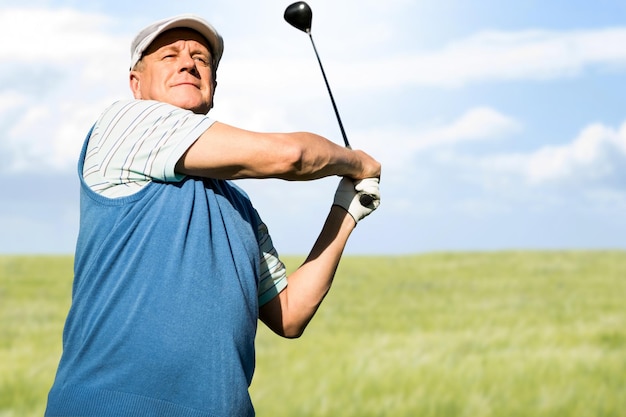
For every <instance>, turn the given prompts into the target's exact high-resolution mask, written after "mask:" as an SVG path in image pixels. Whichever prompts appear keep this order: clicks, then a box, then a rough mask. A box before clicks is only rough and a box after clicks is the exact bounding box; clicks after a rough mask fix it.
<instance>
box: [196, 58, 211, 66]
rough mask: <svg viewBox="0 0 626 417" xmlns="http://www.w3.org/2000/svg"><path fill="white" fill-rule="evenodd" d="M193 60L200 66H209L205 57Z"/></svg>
mask: <svg viewBox="0 0 626 417" xmlns="http://www.w3.org/2000/svg"><path fill="white" fill-rule="evenodd" d="M194 59H195V60H196V61H197V62H199V63H200V64H202V65H204V66H207V65H209V60H208V59H206V58H205V57H203V56H196V57H194Z"/></svg>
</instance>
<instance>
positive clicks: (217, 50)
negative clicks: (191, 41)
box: [130, 14, 224, 70]
mask: <svg viewBox="0 0 626 417" xmlns="http://www.w3.org/2000/svg"><path fill="white" fill-rule="evenodd" d="M174 28H188V29H193V30H195V31H196V32H198V33H200V34H201V35H202V36H204V37H205V38H206V39H207V41H208V42H209V45H210V46H211V54H212V55H213V59H214V61H215V69H214V70H217V66H218V64H219V62H220V59H221V58H222V53H223V52H224V40H223V39H222V37H221V36H220V34H219V33H217V30H215V28H214V27H213V26H211V24H210V23H209V22H207V21H206V20H204V19H202V18H201V17H199V16H195V15H192V14H183V15H179V16H174V17H170V18H168V19H163V20H159V21H158V22H154V23H152V24H151V25H150V26H147V27H146V28H144V29H143V30H142V31H141V32H139V34H137V36H135V39H133V42H132V43H131V45H130V68H131V69H133V68H134V67H135V65H136V64H137V62H139V60H140V59H141V57H142V56H143V53H144V52H145V51H146V49H148V47H149V46H150V44H151V43H152V42H153V41H154V40H155V39H156V37H157V36H159V35H160V34H161V33H163V32H165V31H166V30H170V29H174Z"/></svg>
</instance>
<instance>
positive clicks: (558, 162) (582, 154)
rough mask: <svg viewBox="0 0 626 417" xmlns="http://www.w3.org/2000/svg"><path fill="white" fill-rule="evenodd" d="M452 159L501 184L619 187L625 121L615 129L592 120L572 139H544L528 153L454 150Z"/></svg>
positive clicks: (623, 175) (625, 153)
mask: <svg viewBox="0 0 626 417" xmlns="http://www.w3.org/2000/svg"><path fill="white" fill-rule="evenodd" d="M447 163H448V164H454V165H455V166H457V167H463V168H464V169H465V170H467V171H474V172H480V173H481V178H482V182H483V184H489V185H492V184H500V186H503V187H508V188H510V187H512V184H517V187H523V186H524V185H530V186H533V187H543V186H552V187H553V186H560V187H563V186H566V188H570V187H569V186H571V187H572V188H573V189H577V188H578V189H581V190H582V189H585V190H586V191H589V192H591V191H592V190H595V191H594V192H596V191H597V192H599V190H609V189H612V188H617V189H620V190H619V191H620V193H623V190H621V187H622V186H623V183H624V182H625V181H626V168H625V167H626V122H625V123H624V124H623V125H622V126H621V127H620V128H619V129H615V128H612V127H609V126H605V125H603V124H592V125H589V126H587V127H585V128H584V129H582V130H581V132H580V133H579V134H578V136H577V137H576V138H574V139H573V140H572V141H570V142H568V143H565V144H563V145H546V146H543V147H540V148H538V149H536V150H534V151H531V152H527V153H510V154H494V155H483V156H480V157H473V156H468V155H459V154H456V155H454V156H452V157H450V160H449V161H447Z"/></svg>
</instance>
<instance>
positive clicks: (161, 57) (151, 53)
mask: <svg viewBox="0 0 626 417" xmlns="http://www.w3.org/2000/svg"><path fill="white" fill-rule="evenodd" d="M211 65H212V59H211V52H210V50H209V48H208V44H207V41H206V40H205V39H204V37H203V36H202V35H200V34H199V33H197V32H195V31H193V30H189V29H172V30H169V31H167V32H164V33H163V34H161V35H160V36H159V37H158V38H157V39H155V41H154V42H152V45H150V47H149V48H148V49H147V50H146V53H145V54H144V57H143V59H142V62H140V64H139V65H138V66H137V68H136V69H135V70H134V71H132V72H131V88H132V90H133V94H134V96H135V98H138V99H143V100H157V101H162V102H165V103H169V104H173V105H175V106H178V107H182V108H184V109H188V110H192V111H194V112H195V113H200V114H205V113H207V112H208V111H209V110H210V109H211V105H212V101H213V90H214V78H213V71H212V68H211Z"/></svg>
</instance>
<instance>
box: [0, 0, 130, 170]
mask: <svg viewBox="0 0 626 417" xmlns="http://www.w3.org/2000/svg"><path fill="white" fill-rule="evenodd" d="M25 21H28V22H29V30H27V31H25V30H23V29H22V26H23V24H24V22H25ZM110 26H111V19H110V18H109V17H107V16H105V15H99V14H93V13H83V12H79V11H77V10H72V9H38V8H24V9H19V8H12V9H11V8H8V9H3V10H2V13H0V37H1V38H3V39H12V41H11V42H4V43H3V44H2V46H1V47H0V51H1V52H2V53H0V65H2V66H3V67H4V68H3V71H2V72H0V110H1V111H2V112H9V113H10V114H11V117H10V118H9V117H6V118H4V120H3V123H4V125H5V128H4V134H3V140H2V141H1V142H0V147H2V153H3V154H4V157H5V159H6V158H8V159H9V160H8V161H6V162H7V163H5V164H4V165H3V166H2V168H1V169H2V170H13V171H27V170H34V169H37V170H41V169H42V167H47V168H53V169H61V170H67V169H71V168H72V167H73V166H74V165H75V161H76V156H77V153H78V151H79V150H80V144H81V142H82V139H83V138H84V136H85V134H86V132H87V129H88V127H89V125H90V124H91V123H93V120H94V119H95V118H96V117H97V115H98V114H99V112H101V111H102V109H103V102H106V103H107V104H109V103H110V102H111V101H113V100H117V99H119V98H122V97H125V95H128V92H127V91H126V89H127V87H126V85H125V83H124V80H125V79H126V77H127V73H128V69H127V66H128V62H127V61H128V55H129V53H128V52H127V49H126V48H123V47H121V45H127V44H128V43H129V41H128V39H127V36H124V35H119V34H111V33H109V32H108V30H110ZM16 33H19V38H16V36H15V34H16ZM18 39H19V41H17V40H18ZM7 64H8V65H7ZM125 88H126V89H125Z"/></svg>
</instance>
